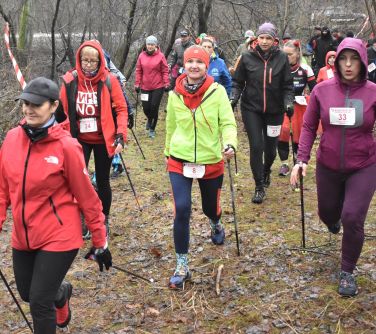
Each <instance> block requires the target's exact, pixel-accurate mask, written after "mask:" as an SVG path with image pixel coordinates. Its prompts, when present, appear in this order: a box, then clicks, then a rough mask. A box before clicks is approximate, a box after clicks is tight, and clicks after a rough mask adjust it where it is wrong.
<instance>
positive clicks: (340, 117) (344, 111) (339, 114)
mask: <svg viewBox="0 0 376 334" xmlns="http://www.w3.org/2000/svg"><path fill="white" fill-rule="evenodd" d="M329 116H330V124H332V125H354V124H355V108H330V109H329Z"/></svg>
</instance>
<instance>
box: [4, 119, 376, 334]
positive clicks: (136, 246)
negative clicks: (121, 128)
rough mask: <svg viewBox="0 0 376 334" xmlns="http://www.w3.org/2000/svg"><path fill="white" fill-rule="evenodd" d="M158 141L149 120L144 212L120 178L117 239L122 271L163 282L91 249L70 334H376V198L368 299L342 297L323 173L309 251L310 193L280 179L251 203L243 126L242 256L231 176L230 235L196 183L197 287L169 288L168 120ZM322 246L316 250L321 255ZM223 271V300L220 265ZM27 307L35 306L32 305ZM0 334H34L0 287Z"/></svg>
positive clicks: (140, 175)
mask: <svg viewBox="0 0 376 334" xmlns="http://www.w3.org/2000/svg"><path fill="white" fill-rule="evenodd" d="M161 117H162V118H163V120H161V121H160V123H159V124H158V127H157V137H156V138H155V139H154V140H151V139H149V138H148V137H147V136H146V132H145V130H144V128H143V127H144V118H143V117H142V116H141V113H140V114H139V118H138V123H137V125H138V128H137V130H136V133H137V135H138V138H139V141H140V142H141V144H142V147H143V149H144V151H145V155H146V156H147V160H146V161H143V160H141V159H142V158H141V156H140V154H139V152H138V151H137V148H136V146H135V143H134V141H133V140H131V143H130V147H129V149H128V150H127V153H126V154H124V157H125V158H126V163H127V166H128V167H129V171H130V173H131V177H132V180H133V182H134V184H135V187H136V191H137V192H138V194H139V197H140V201H141V203H142V206H143V208H144V210H143V212H142V213H140V212H139V211H138V209H137V205H136V202H135V200H134V198H133V195H132V192H131V190H130V187H129V184H128V182H127V179H126V177H125V176H122V177H119V178H118V179H115V180H113V182H112V184H113V209H112V214H111V217H112V230H111V232H112V234H111V240H110V247H111V251H112V253H113V257H114V263H115V264H116V265H118V266H120V267H123V268H125V269H128V270H132V271H134V272H136V273H138V274H140V275H144V276H147V277H150V278H153V279H154V280H155V283H154V284H147V283H145V282H143V281H141V280H137V279H133V278H132V277H130V276H128V275H125V274H124V273H121V272H119V271H117V270H111V271H110V272H108V273H104V274H100V273H99V271H98V270H97V266H96V264H94V263H91V262H87V261H85V260H83V259H82V256H83V254H84V252H85V250H86V249H87V248H88V247H89V244H87V245H86V247H85V248H83V249H82V250H81V252H80V254H79V256H78V257H77V259H76V261H75V263H74V265H73V267H72V268H71V270H70V271H69V273H68V279H69V280H70V281H71V282H72V283H73V285H74V291H73V298H72V309H73V319H72V322H71V325H70V333H90V334H93V333H117V334H121V333H248V334H252V333H375V332H376V252H375V249H376V205H375V204H376V199H374V200H373V202H372V204H371V209H370V212H369V215H368V218H367V223H366V235H367V238H366V242H365V245H364V248H363V253H362V256H361V259H360V261H359V266H358V270H357V276H358V283H359V286H360V294H359V295H358V296H357V297H356V298H352V299H344V298H340V297H339V296H338V294H337V292H336V289H337V283H338V282H337V273H338V270H339V264H340V263H339V259H340V251H339V250H340V240H341V236H342V233H341V234H340V235H339V236H335V237H332V238H330V235H329V234H328V232H327V231H326V229H325V227H324V226H323V225H322V224H321V223H320V222H319V220H318V217H317V214H316V206H317V203H316V190H315V189H316V188H315V184H314V167H310V169H309V175H308V176H307V178H306V180H305V199H306V225H307V247H308V251H307V252H302V251H301V250H300V249H299V247H300V240H301V227H300V201H299V193H295V192H293V191H291V190H290V188H289V186H288V179H286V178H280V177H278V176H277V170H278V167H279V161H277V162H276V163H275V165H274V169H273V173H272V185H271V187H270V188H269V190H268V192H267V200H266V201H265V202H264V204H262V205H259V206H257V205H254V204H251V196H252V194H253V189H254V183H253V180H252V177H251V173H250V168H249V165H248V143H247V140H246V137H245V135H244V132H242V125H241V123H239V124H240V125H239V131H238V133H239V137H240V148H239V154H238V163H239V175H237V176H236V177H235V188H236V195H237V200H236V204H237V218H238V223H239V232H240V239H241V256H240V257H238V256H237V255H236V243H235V234H234V232H233V231H234V229H233V224H232V221H233V218H232V214H231V213H232V209H231V196H230V189H229V184H228V177H227V172H226V178H225V181H224V186H223V192H222V208H223V221H224V223H225V224H226V233H227V239H226V243H225V245H224V246H222V247H215V246H214V245H212V243H211V241H210V233H209V224H208V222H207V218H206V217H205V216H204V215H203V214H202V212H201V200H200V197H199V191H198V186H197V183H195V185H194V187H193V205H192V207H193V212H192V221H191V240H190V245H191V247H190V267H191V269H192V270H193V282H192V283H189V284H187V286H186V288H185V290H184V291H182V292H172V291H169V290H168V289H167V288H166V284H167V281H168V278H169V277H170V275H171V274H172V271H173V269H174V264H175V259H174V249H173V241H172V218H173V206H172V202H171V198H170V185H169V181H168V176H167V174H166V172H165V166H164V157H163V144H164V130H163V129H164V117H165V114H164V113H163V112H161ZM6 228H7V231H4V232H3V233H1V234H0V251H1V258H0V265H1V269H2V270H3V272H4V273H5V274H6V277H7V278H8V280H9V281H10V282H11V283H12V288H13V290H14V291H16V287H15V284H14V279H13V272H12V267H11V248H10V246H9V235H10V229H11V228H10V219H9V220H8V223H7V224H6ZM314 246H317V248H311V247H314ZM220 264H223V265H224V269H223V272H222V276H221V280H220V295H219V296H217V294H216V292H215V280H216V275H217V269H218V266H219V265H220ZM22 306H23V308H24V309H25V310H26V311H27V314H28V316H30V315H29V312H28V306H27V305H26V304H24V303H23V304H22ZM0 333H28V330H27V327H26V326H25V324H24V322H23V321H22V318H21V317H20V315H19V313H18V312H17V309H16V307H15V305H14V304H13V303H12V301H11V299H10V296H9V295H8V294H7V292H6V291H5V288H4V285H3V284H2V283H0Z"/></svg>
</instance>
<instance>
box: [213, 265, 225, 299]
mask: <svg viewBox="0 0 376 334" xmlns="http://www.w3.org/2000/svg"><path fill="white" fill-rule="evenodd" d="M223 267H224V266H223V264H220V265H219V267H218V271H217V278H216V280H215V292H216V293H217V296H219V295H220V293H221V290H220V288H219V281H220V280H221V274H222V270H223Z"/></svg>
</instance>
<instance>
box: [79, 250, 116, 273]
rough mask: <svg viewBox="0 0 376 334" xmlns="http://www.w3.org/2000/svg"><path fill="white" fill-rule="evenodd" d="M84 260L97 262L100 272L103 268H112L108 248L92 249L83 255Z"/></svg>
mask: <svg viewBox="0 0 376 334" xmlns="http://www.w3.org/2000/svg"><path fill="white" fill-rule="evenodd" d="M85 259H86V260H88V259H90V260H95V261H97V263H98V265H99V270H100V271H103V266H105V267H106V270H108V269H110V267H111V266H112V255H111V252H110V250H109V249H108V247H107V248H94V247H92V248H91V249H90V251H89V252H88V253H87V254H86V255H85Z"/></svg>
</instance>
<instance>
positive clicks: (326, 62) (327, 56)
mask: <svg viewBox="0 0 376 334" xmlns="http://www.w3.org/2000/svg"><path fill="white" fill-rule="evenodd" d="M336 55H337V52H335V51H329V52H328V53H327V54H326V56H325V64H326V66H327V67H328V68H330V67H334V65H333V66H330V65H329V64H328V60H329V58H330V57H331V56H334V57H336Z"/></svg>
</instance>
